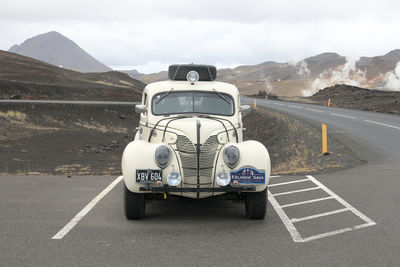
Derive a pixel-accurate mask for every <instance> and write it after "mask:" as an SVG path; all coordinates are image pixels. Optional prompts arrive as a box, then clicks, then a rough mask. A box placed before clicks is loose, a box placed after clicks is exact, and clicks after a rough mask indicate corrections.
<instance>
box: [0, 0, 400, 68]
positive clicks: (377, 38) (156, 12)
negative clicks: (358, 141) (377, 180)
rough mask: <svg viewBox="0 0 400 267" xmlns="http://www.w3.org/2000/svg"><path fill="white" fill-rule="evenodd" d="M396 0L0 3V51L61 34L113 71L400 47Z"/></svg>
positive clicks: (370, 52)
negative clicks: (44, 35) (47, 34)
mask: <svg viewBox="0 0 400 267" xmlns="http://www.w3.org/2000/svg"><path fill="white" fill-rule="evenodd" d="M399 28H400V1H399V0H392V1H389V0H379V1H377V0H375V1H368V0H343V1H342V0H330V1H324V0H319V1H318V0H315V1H314V0H306V1H296V0H278V1H277V0H274V1H269V0H240V1H236V0H229V1H218V0H202V1H199V0H195V1H192V0H185V1H183V0H182V1H177V0H164V1H154V0H144V1H136V0H113V1H111V0H107V1H106V0H88V1H85V0H68V1H66V0H1V8H0V37H1V38H0V49H2V50H8V49H9V48H10V47H11V46H12V45H13V44H20V43H22V42H23V41H24V40H26V39H27V38H29V37H32V36H35V35H37V34H40V33H45V32H48V31H53V30H54V31H58V32H60V33H61V34H63V35H65V36H66V37H68V38H70V39H71V40H73V41H75V42H76V43H77V44H78V45H79V46H81V47H82V48H83V49H84V50H86V51H87V52H88V53H89V54H91V55H92V56H94V57H95V58H97V59H98V60H100V61H101V62H103V63H104V64H106V65H108V66H110V67H112V68H114V69H138V70H139V71H141V72H144V73H149V72H158V71H161V70H166V68H167V66H168V65H169V64H172V63H192V62H193V63H208V64H215V65H217V67H234V66H237V65H243V64H258V63H261V62H264V61H268V60H273V61H280V62H287V61H293V60H296V61H297V60H301V59H303V58H305V57H308V56H312V55H315V54H318V53H322V52H328V51H333V52H337V53H339V54H341V55H345V56H375V55H382V54H385V53H387V52H389V51H390V50H393V49H396V48H400V34H399V32H400V29H399Z"/></svg>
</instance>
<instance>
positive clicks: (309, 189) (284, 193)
mask: <svg viewBox="0 0 400 267" xmlns="http://www.w3.org/2000/svg"><path fill="white" fill-rule="evenodd" d="M317 189H321V188H319V187H318V186H317V187H311V188H306V189H301V190H294V191H289V192H282V193H278V194H273V196H275V197H276V196H283V195H289V194H295V193H300V192H306V191H311V190H317Z"/></svg>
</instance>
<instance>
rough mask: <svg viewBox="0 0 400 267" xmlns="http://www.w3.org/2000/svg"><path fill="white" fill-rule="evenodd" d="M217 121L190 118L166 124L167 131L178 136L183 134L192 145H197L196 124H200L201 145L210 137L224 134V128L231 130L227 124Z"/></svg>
mask: <svg viewBox="0 0 400 267" xmlns="http://www.w3.org/2000/svg"><path fill="white" fill-rule="evenodd" d="M217 119H218V118H216V119H210V118H199V117H192V118H184V119H178V120H173V121H171V122H170V123H169V124H168V130H169V131H171V130H172V131H173V132H175V133H176V134H178V135H179V134H183V135H185V136H186V137H188V138H189V139H190V140H191V141H192V142H193V143H197V122H200V143H201V144H203V143H204V142H205V141H206V140H207V138H208V137H209V136H210V135H215V134H218V133H220V132H225V127H226V128H227V129H228V130H230V129H232V126H231V124H230V123H229V122H227V121H224V120H217ZM224 126H225V127H224Z"/></svg>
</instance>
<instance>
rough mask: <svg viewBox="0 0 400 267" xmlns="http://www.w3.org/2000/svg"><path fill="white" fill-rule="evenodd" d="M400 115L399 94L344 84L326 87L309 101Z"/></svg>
mask: <svg viewBox="0 0 400 267" xmlns="http://www.w3.org/2000/svg"><path fill="white" fill-rule="evenodd" d="M329 98H330V99H331V106H332V107H342V108H351V109H358V110H365V111H375V112H383V113H393V114H400V92H393V91H381V90H371V89H364V88H360V87H356V86H350V85H346V84H337V85H335V86H331V87H327V88H325V89H323V90H321V91H319V92H318V93H316V94H314V95H313V96H311V97H310V98H309V99H310V100H311V101H313V102H314V103H317V104H320V105H327V103H328V99H329Z"/></svg>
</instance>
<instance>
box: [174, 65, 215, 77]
mask: <svg viewBox="0 0 400 267" xmlns="http://www.w3.org/2000/svg"><path fill="white" fill-rule="evenodd" d="M192 70H194V71H196V72H197V73H198V74H199V81H214V80H215V79H216V78H217V68H216V67H215V66H212V65H197V64H175V65H171V66H169V68H168V78H169V79H170V80H174V81H186V75H187V73H188V72H189V71H192Z"/></svg>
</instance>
